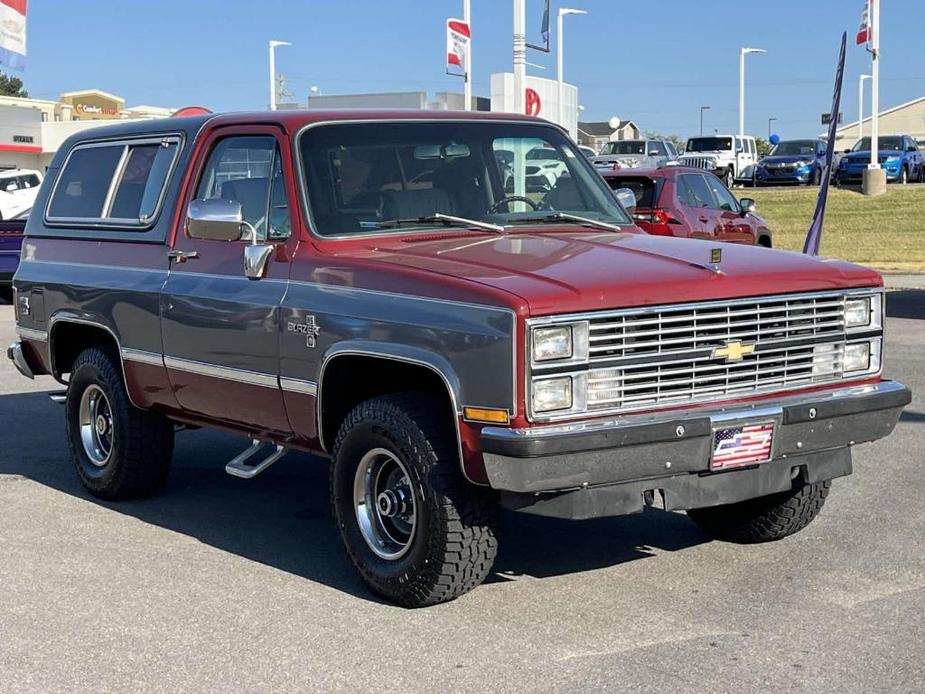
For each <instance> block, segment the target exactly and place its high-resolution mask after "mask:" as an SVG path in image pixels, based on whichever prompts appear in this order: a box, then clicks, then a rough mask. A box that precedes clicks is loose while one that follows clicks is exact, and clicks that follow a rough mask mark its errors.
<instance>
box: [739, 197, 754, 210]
mask: <svg viewBox="0 0 925 694" xmlns="http://www.w3.org/2000/svg"><path fill="white" fill-rule="evenodd" d="M739 207H741V208H742V214H752V213H753V212H754V211H755V201H754V200H752V199H751V198H742V199H741V200H739Z"/></svg>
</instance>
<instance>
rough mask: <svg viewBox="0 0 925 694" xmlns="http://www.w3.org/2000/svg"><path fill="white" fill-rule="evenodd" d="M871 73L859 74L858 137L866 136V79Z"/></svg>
mask: <svg viewBox="0 0 925 694" xmlns="http://www.w3.org/2000/svg"><path fill="white" fill-rule="evenodd" d="M870 78H871V77H870V75H858V139H859V140H860V139H861V138H862V137H864V80H869V79H870Z"/></svg>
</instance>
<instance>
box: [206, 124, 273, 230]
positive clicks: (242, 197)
mask: <svg viewBox="0 0 925 694" xmlns="http://www.w3.org/2000/svg"><path fill="white" fill-rule="evenodd" d="M196 198H197V199H199V200H208V199H210V198H221V199H223V200H233V201H235V202H239V203H241V207H242V210H243V212H244V221H246V222H247V223H248V224H250V225H251V226H252V227H253V228H254V230H255V231H256V233H257V238H258V239H265V238H267V237H268V236H269V238H271V239H283V238H288V237H289V235H290V233H291V228H290V223H289V202H288V197H287V194H286V189H285V185H284V181H283V174H282V165H281V161H280V154H279V145H278V144H277V142H276V138H275V137H272V136H270V135H245V136H235V137H227V138H225V139H223V140H219V142H218V144H216V145H215V147H214V149H213V150H212V152H211V154H210V155H209V159H208V161H207V162H206V166H205V170H204V171H203V174H202V178H200V179H199V185H198V186H197V188H196ZM268 228H269V234H268V232H267V229H268Z"/></svg>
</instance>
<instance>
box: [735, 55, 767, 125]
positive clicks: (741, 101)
mask: <svg viewBox="0 0 925 694" xmlns="http://www.w3.org/2000/svg"><path fill="white" fill-rule="evenodd" d="M749 53H767V51H766V50H764V49H763V48H740V49H739V137H740V138H742V137H745V56H746V55H747V54H749Z"/></svg>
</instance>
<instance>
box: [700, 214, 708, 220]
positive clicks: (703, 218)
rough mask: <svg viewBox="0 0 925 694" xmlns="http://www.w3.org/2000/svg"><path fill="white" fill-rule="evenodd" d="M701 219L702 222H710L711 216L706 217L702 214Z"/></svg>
mask: <svg viewBox="0 0 925 694" xmlns="http://www.w3.org/2000/svg"><path fill="white" fill-rule="evenodd" d="M700 221H701V222H709V221H710V218H709V217H704V216H703V215H701V216H700Z"/></svg>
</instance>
